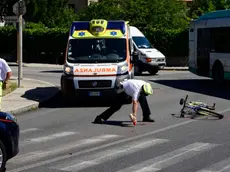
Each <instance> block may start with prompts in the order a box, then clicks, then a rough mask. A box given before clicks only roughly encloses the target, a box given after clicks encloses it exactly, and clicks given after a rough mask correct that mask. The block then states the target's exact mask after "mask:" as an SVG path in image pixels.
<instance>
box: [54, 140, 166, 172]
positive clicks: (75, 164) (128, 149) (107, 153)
mask: <svg viewBox="0 0 230 172" xmlns="http://www.w3.org/2000/svg"><path fill="white" fill-rule="evenodd" d="M168 141H169V140H167V139H157V138H156V139H154V138H149V139H148V140H146V139H144V140H141V141H140V140H138V141H135V142H132V143H129V144H125V145H122V146H118V147H116V148H112V149H107V150H103V151H100V152H98V153H95V154H91V155H89V156H86V157H85V158H84V157H83V158H81V159H79V158H78V160H76V159H75V160H73V161H71V162H69V163H64V164H60V165H56V166H55V167H54V168H55V169H58V170H63V171H75V172H77V171H79V170H82V169H85V168H89V167H91V166H94V165H96V164H102V163H104V162H106V161H110V160H113V159H114V158H117V157H122V156H126V155H129V154H132V153H135V152H138V151H140V150H143V149H147V148H150V147H153V146H155V145H159V144H163V143H166V142H168ZM63 166H64V167H63Z"/></svg>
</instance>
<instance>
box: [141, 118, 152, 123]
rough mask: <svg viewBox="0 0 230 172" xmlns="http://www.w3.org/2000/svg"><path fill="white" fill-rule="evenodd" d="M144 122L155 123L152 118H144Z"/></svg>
mask: <svg viewBox="0 0 230 172" xmlns="http://www.w3.org/2000/svg"><path fill="white" fill-rule="evenodd" d="M142 121H143V122H155V121H154V119H151V118H150V117H144V118H143V120H142Z"/></svg>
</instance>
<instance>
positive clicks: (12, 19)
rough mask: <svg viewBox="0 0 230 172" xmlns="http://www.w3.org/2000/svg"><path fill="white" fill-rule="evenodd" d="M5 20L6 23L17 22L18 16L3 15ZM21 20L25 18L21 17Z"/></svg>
mask: <svg viewBox="0 0 230 172" xmlns="http://www.w3.org/2000/svg"><path fill="white" fill-rule="evenodd" d="M4 20H5V22H6V23H7V24H8V23H17V22H19V20H18V16H4ZM22 22H23V23H25V20H24V19H22Z"/></svg>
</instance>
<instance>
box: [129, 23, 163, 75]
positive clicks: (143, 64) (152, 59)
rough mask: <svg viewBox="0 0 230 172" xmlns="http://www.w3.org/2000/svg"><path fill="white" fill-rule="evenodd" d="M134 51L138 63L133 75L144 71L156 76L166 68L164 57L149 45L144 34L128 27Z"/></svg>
mask: <svg viewBox="0 0 230 172" xmlns="http://www.w3.org/2000/svg"><path fill="white" fill-rule="evenodd" d="M130 32H131V36H132V40H133V44H134V51H137V52H138V53H139V58H140V60H139V63H138V65H135V67H134V73H135V74H137V75H140V74H141V73H142V72H144V71H148V72H149V73H150V74H152V75H154V74H156V73H157V72H158V71H159V70H160V69H162V68H163V67H164V66H166V60H165V56H164V55H163V54H162V53H161V52H160V51H158V50H157V49H156V48H154V47H153V45H151V44H150V42H149V41H148V39H147V38H146V37H145V36H144V34H143V33H142V32H141V31H140V30H139V29H138V28H136V27H134V26H130Z"/></svg>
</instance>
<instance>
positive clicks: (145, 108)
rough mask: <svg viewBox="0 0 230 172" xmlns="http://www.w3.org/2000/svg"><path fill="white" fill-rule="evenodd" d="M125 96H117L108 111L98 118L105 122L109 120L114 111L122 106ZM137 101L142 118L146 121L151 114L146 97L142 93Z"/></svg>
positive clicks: (124, 94)
mask: <svg viewBox="0 0 230 172" xmlns="http://www.w3.org/2000/svg"><path fill="white" fill-rule="evenodd" d="M125 96H127V95H126V93H125V92H122V93H120V94H118V95H117V97H116V99H115V100H114V103H113V104H112V106H110V108H109V109H107V110H106V111H105V112H103V113H102V114H101V115H99V117H100V118H102V119H103V120H105V121H106V120H107V119H109V118H110V117H111V116H112V115H113V114H114V113H115V112H116V111H118V110H119V109H120V108H121V107H122V105H123V104H124V97H125ZM138 101H139V103H140V105H141V109H142V114H143V118H144V119H148V118H149V116H150V114H151V111H150V109H149V105H148V102H147V99H146V96H145V95H144V94H143V93H142V92H141V93H140V96H139V98H138Z"/></svg>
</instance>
